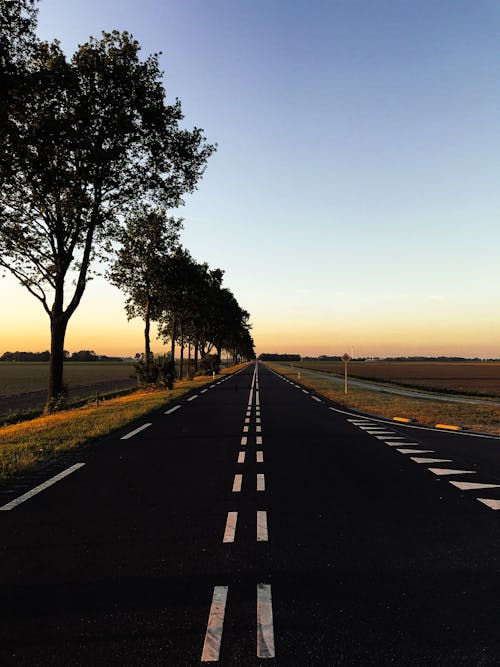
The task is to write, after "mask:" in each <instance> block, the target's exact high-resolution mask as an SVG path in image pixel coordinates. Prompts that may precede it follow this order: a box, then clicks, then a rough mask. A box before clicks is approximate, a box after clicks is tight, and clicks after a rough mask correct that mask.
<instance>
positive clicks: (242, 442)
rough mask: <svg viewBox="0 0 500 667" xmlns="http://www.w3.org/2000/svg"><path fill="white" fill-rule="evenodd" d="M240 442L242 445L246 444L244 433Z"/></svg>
mask: <svg viewBox="0 0 500 667" xmlns="http://www.w3.org/2000/svg"><path fill="white" fill-rule="evenodd" d="M241 444H242V445H246V444H247V437H246V436H245V435H244V436H243V437H242V438H241Z"/></svg>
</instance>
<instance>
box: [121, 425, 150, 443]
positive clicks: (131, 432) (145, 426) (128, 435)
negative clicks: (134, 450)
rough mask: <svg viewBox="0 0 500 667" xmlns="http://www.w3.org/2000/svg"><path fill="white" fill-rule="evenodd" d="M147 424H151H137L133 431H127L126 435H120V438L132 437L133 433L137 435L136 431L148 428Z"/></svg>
mask: <svg viewBox="0 0 500 667" xmlns="http://www.w3.org/2000/svg"><path fill="white" fill-rule="evenodd" d="M148 426H151V422H149V423H147V424H143V425H142V426H139V428H136V429H135V430H134V431H130V433H127V435H122V437H121V438H120V440H128V439H129V438H132V437H133V436H134V435H137V433H140V432H141V431H144V429H145V428H148Z"/></svg>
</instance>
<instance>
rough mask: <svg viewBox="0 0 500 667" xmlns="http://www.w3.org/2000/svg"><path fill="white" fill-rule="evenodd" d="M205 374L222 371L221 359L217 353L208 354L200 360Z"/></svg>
mask: <svg viewBox="0 0 500 667" xmlns="http://www.w3.org/2000/svg"><path fill="white" fill-rule="evenodd" d="M200 368H201V372H202V373H203V375H211V374H212V373H215V374H218V373H219V371H220V359H219V357H218V355H217V354H206V355H205V356H204V357H202V359H201V361H200Z"/></svg>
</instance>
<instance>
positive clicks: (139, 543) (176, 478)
mask: <svg viewBox="0 0 500 667" xmlns="http://www.w3.org/2000/svg"><path fill="white" fill-rule="evenodd" d="M499 452H500V440H499V439H495V438H487V437H478V436H473V435H469V434H460V433H446V432H439V431H435V430H432V429H423V428H417V427H412V426H406V425H401V424H395V423H392V422H388V421H386V420H382V419H369V418H367V417H366V416H365V417H363V416H360V415H359V414H358V415H357V414H356V413H353V412H348V411H342V410H341V409H339V408H338V406H335V405H334V404H332V403H330V402H328V401H326V400H325V399H323V398H321V397H319V396H317V395H315V394H314V393H312V392H311V391H310V390H308V389H305V388H303V387H301V386H299V385H296V384H294V383H291V382H290V381H288V380H285V379H283V378H281V377H279V376H277V375H276V374H275V373H273V372H272V371H270V370H269V369H266V368H265V367H264V366H262V365H261V364H258V365H257V367H256V366H255V365H250V366H249V367H247V368H245V369H244V370H242V371H241V372H239V373H238V374H235V375H234V376H232V377H230V378H228V379H225V380H223V381H221V382H217V383H215V384H213V385H211V386H210V388H207V389H203V390H199V391H198V393H193V394H191V395H189V396H187V397H186V398H184V399H182V400H181V401H179V402H178V403H176V404H175V405H173V406H170V407H169V408H168V409H165V411H161V412H158V413H155V414H153V415H151V416H150V417H149V418H148V419H147V420H144V421H143V422H138V423H137V424H134V425H132V426H131V427H129V428H128V429H126V430H124V431H122V432H120V433H118V434H116V435H114V436H113V437H110V438H108V439H106V440H103V441H101V442H100V443H98V444H97V445H93V446H92V447H88V448H84V449H83V450H80V451H79V452H77V453H72V454H71V455H69V456H65V457H64V458H63V459H60V460H58V461H57V462H55V463H54V464H53V465H52V467H51V469H47V468H46V469H43V470H41V471H39V472H38V473H37V474H36V475H32V476H30V477H29V478H26V479H23V480H21V481H20V482H19V483H17V484H16V487H15V488H14V487H13V488H10V489H5V490H4V491H3V493H2V494H1V497H0V510H1V511H0V533H1V536H2V537H1V547H0V548H1V567H0V580H1V598H0V599H1V607H0V609H1V619H0V665H2V666H3V665H16V666H17V665H30V666H33V665H65V666H69V665H106V666H107V665H166V666H168V667H177V666H183V665H202V664H205V663H210V662H212V663H215V664H220V665H231V666H234V665H237V666H239V665H264V664H265V665H270V666H271V665H283V666H289V665H290V666H295V665H297V666H300V667H305V666H308V665H332V666H334V665H349V666H351V665H398V666H406V665H418V666H423V665H425V666H427V665H453V666H454V665H499V664H500V623H499V620H500V595H499V592H500V590H499V589H500V512H499V511H497V509H498V508H499V507H500V455H499ZM471 485H472V486H471Z"/></svg>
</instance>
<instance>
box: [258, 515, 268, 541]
mask: <svg viewBox="0 0 500 667" xmlns="http://www.w3.org/2000/svg"><path fill="white" fill-rule="evenodd" d="M268 539H269V535H268V531H267V512H266V511H262V510H257V542H267V541H268Z"/></svg>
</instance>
